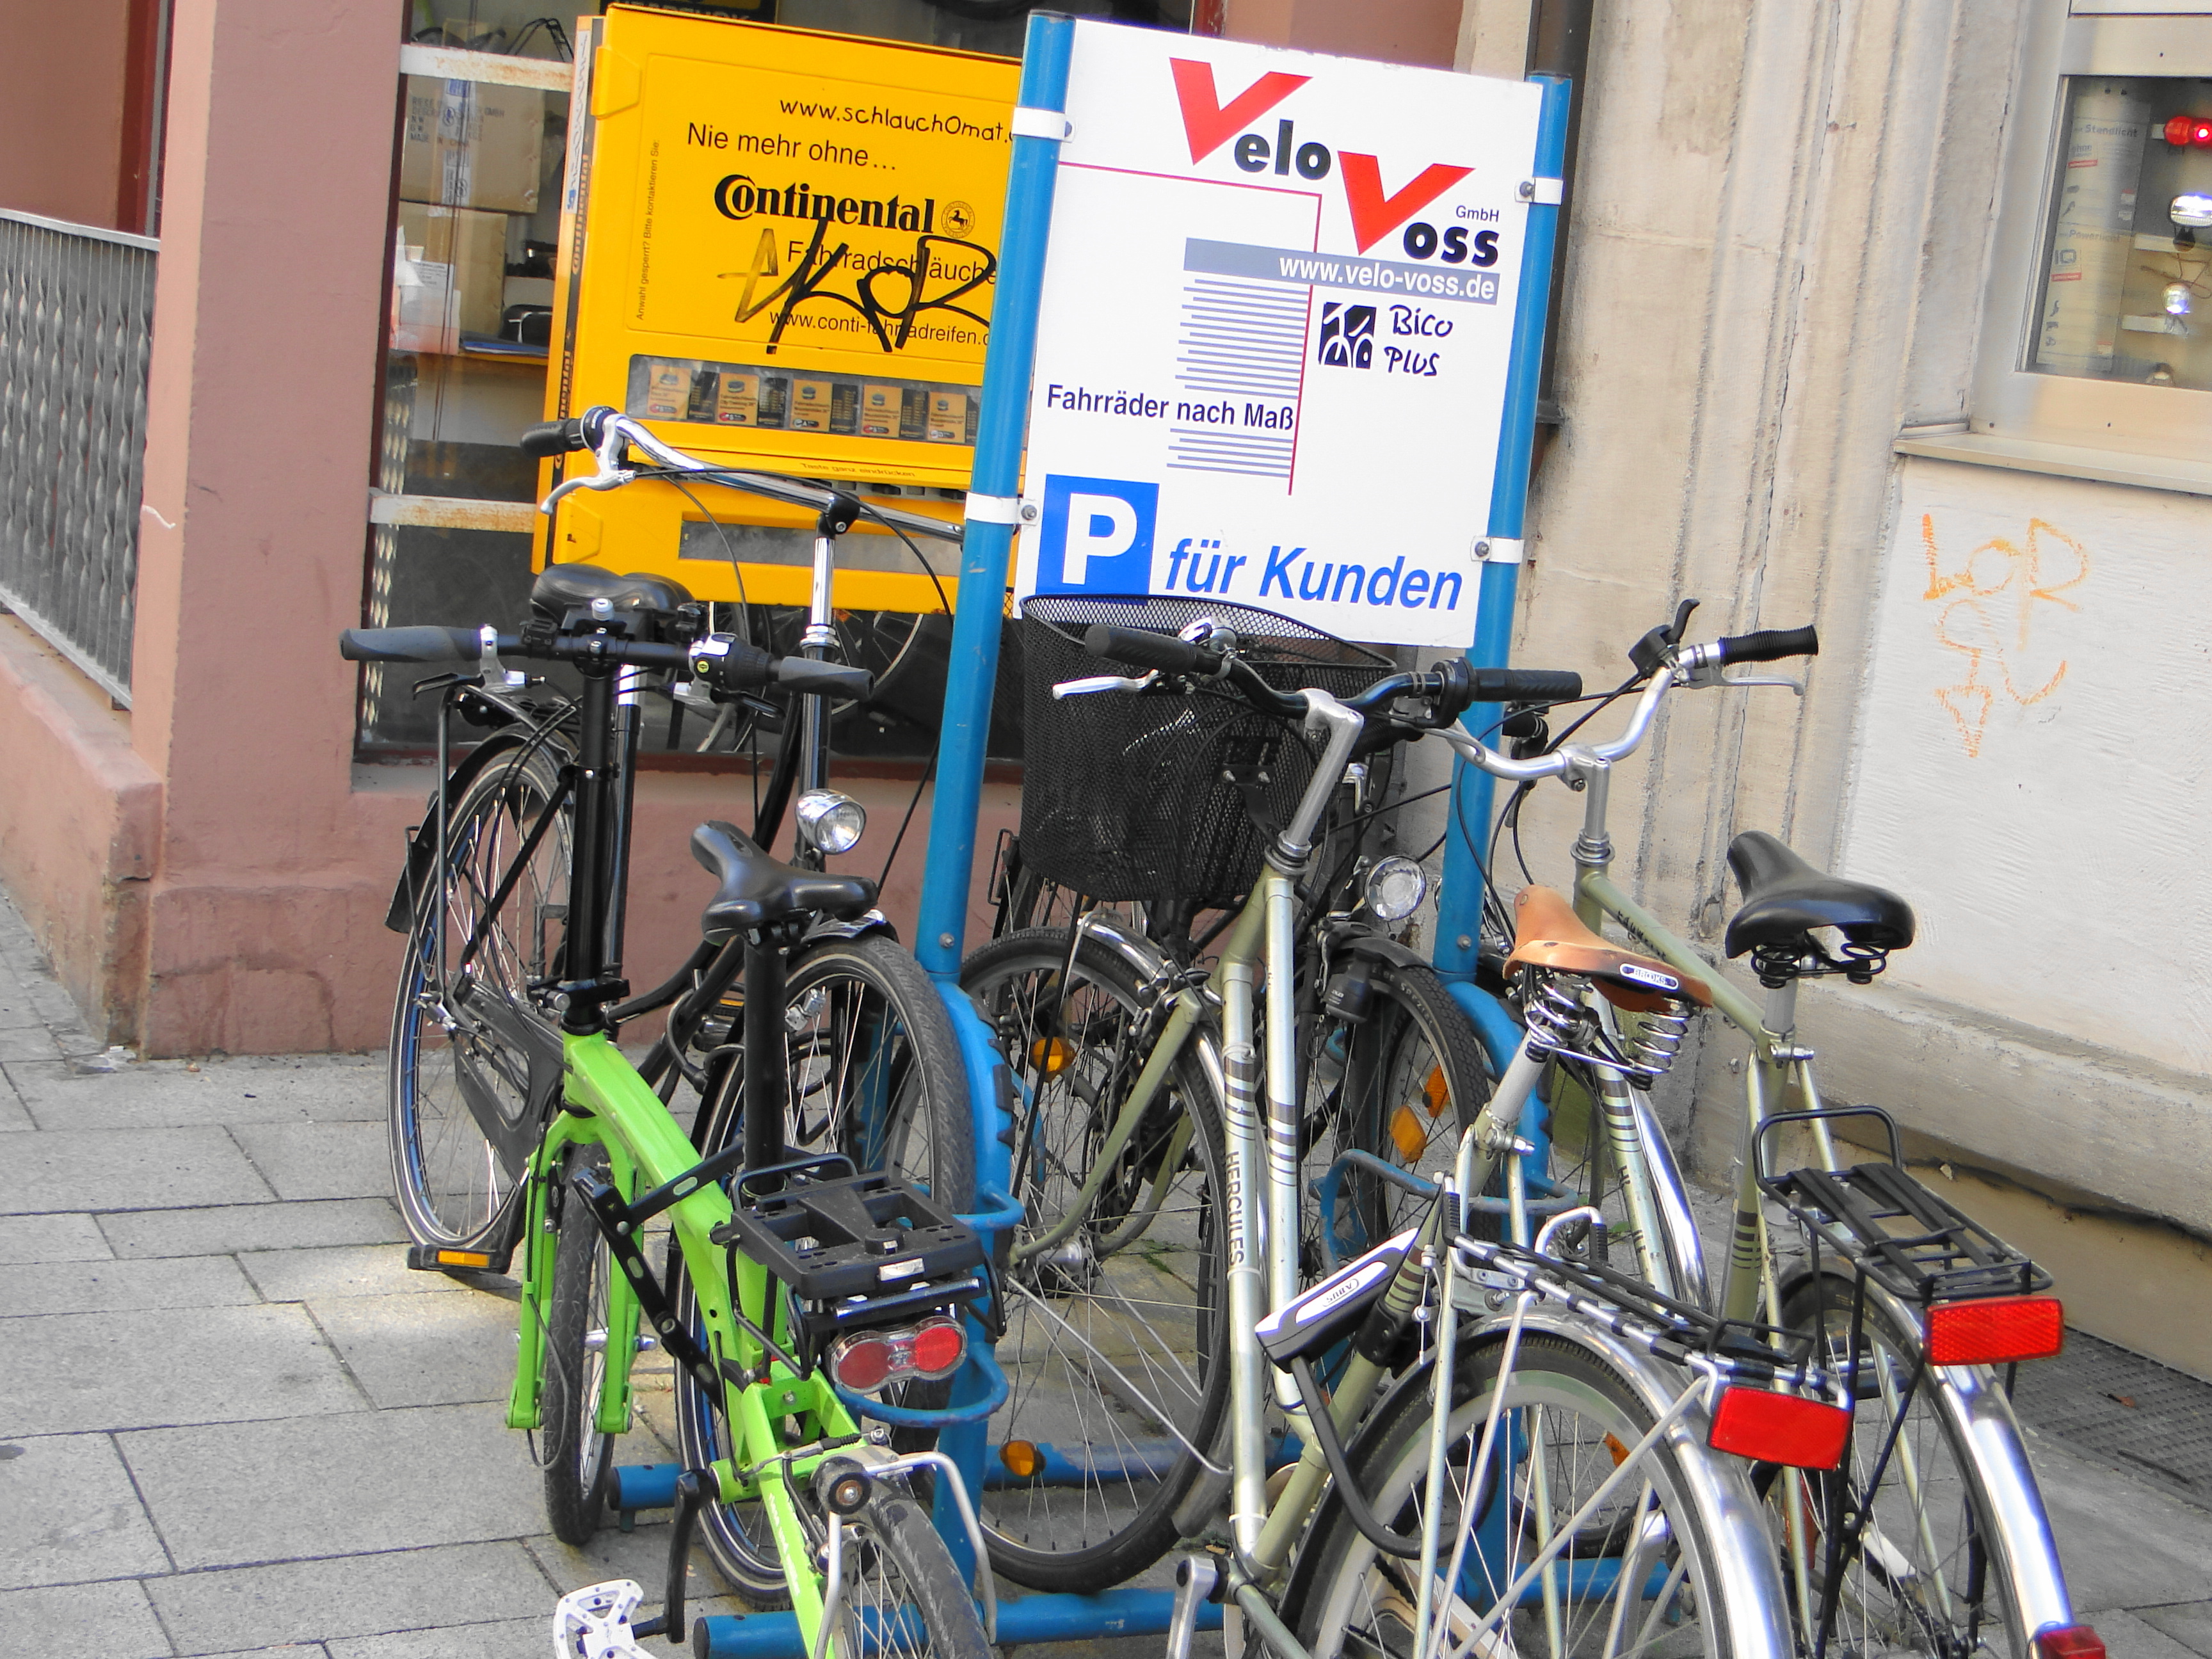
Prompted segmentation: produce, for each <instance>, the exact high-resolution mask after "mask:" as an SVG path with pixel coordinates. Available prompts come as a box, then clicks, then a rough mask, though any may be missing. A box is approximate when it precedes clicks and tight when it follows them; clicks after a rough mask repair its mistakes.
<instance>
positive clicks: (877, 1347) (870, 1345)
mask: <svg viewBox="0 0 2212 1659" xmlns="http://www.w3.org/2000/svg"><path fill="white" fill-rule="evenodd" d="M894 1358H895V1356H894V1354H893V1352H892V1349H891V1345H890V1343H889V1342H887V1341H885V1340H884V1339H883V1338H882V1337H880V1336H843V1337H840V1338H838V1339H837V1343H836V1348H835V1350H834V1351H833V1352H832V1353H831V1355H830V1358H829V1373H830V1375H831V1376H835V1377H836V1379H837V1381H838V1382H839V1383H842V1384H843V1385H844V1386H845V1387H846V1388H848V1389H851V1390H852V1391H853V1392H854V1394H872V1393H874V1392H875V1391H876V1390H877V1389H880V1388H882V1387H883V1386H884V1382H885V1381H886V1380H887V1379H888V1378H889V1377H890V1374H891V1365H892V1363H893V1360H894Z"/></svg>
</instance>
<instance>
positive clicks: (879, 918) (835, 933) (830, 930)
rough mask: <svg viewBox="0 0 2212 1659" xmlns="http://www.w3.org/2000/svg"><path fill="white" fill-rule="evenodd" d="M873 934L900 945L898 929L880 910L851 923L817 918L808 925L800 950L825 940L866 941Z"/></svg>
mask: <svg viewBox="0 0 2212 1659" xmlns="http://www.w3.org/2000/svg"><path fill="white" fill-rule="evenodd" d="M871 933H881V934H883V935H884V936H885V937H886V938H887V939H890V941H891V943H892V944H894V945H896V944H897V943H898V929H897V928H896V927H893V926H891V923H890V918H889V917H888V916H886V915H884V913H883V912H882V911H880V910H869V911H866V912H864V913H863V914H861V915H858V916H855V917H854V918H853V920H852V921H834V920H832V919H831V918H830V917H828V916H817V917H816V918H815V919H814V920H813V921H811V922H810V923H808V924H807V928H806V937H805V939H801V940H800V941H799V949H800V950H801V951H804V950H805V948H806V947H807V946H808V945H815V944H818V943H819V942H820V941H822V940H823V939H845V940H852V939H866V938H867V936H868V935H869V934H871Z"/></svg>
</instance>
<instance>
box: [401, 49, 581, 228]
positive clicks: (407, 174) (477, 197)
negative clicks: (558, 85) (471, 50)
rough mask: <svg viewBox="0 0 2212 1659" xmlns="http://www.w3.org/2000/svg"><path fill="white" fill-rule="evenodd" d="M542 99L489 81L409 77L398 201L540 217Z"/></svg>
mask: <svg viewBox="0 0 2212 1659" xmlns="http://www.w3.org/2000/svg"><path fill="white" fill-rule="evenodd" d="M544 149H545V94H544V92H543V91H541V90H539V89H538V88H536V87H502V86H495V85H494V84H493V83H492V82H489V81H447V80H441V79H439V78H438V77H437V76H430V75H410V76H408V77H407V121H406V128H405V131H404V133H403V135H402V137H401V139H400V145H399V194H400V196H401V197H403V198H404V199H405V200H407V201H410V202H437V203H440V204H443V205H445V206H447V207H466V208H489V209H492V210H495V211H497V212H501V213H535V212H537V211H538V180H539V177H540V172H541V168H542V167H543V164H544Z"/></svg>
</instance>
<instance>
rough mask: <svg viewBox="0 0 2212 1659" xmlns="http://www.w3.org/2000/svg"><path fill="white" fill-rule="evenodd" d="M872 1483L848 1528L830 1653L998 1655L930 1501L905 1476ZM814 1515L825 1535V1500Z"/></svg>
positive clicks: (948, 1658)
mask: <svg viewBox="0 0 2212 1659" xmlns="http://www.w3.org/2000/svg"><path fill="white" fill-rule="evenodd" d="M831 1467H832V1468H834V1465H833V1466H831ZM817 1484H819V1480H817ZM870 1484H871V1487H872V1490H871V1491H870V1492H869V1495H868V1500H867V1503H866V1505H865V1506H864V1507H863V1508H862V1509H861V1510H860V1513H859V1514H857V1515H855V1516H853V1517H851V1518H850V1519H849V1520H848V1521H846V1522H845V1523H844V1526H843V1532H844V1539H843V1552H842V1553H843V1557H844V1566H843V1575H842V1577H843V1589H842V1594H841V1595H840V1596H839V1598H838V1606H837V1611H836V1622H835V1623H834V1624H833V1625H832V1626H831V1627H830V1630H831V1635H832V1638H833V1643H832V1645H831V1646H830V1648H829V1652H831V1653H835V1654H838V1655H841V1656H850V1659H860V1656H862V1655H863V1654H872V1655H877V1656H884V1659H898V1656H901V1655H908V1654H911V1655H914V1656H915V1659H991V1648H990V1644H988V1643H987V1642H986V1641H985V1640H984V1639H983V1625H982V1621H981V1620H980V1619H979V1618H977V1617H976V1613H975V1602H974V1601H972V1600H970V1599H969V1594H968V1587H967V1586H966V1585H965V1584H963V1583H961V1581H960V1570H959V1568H957V1566H955V1565H953V1561H952V1554H951V1551H949V1550H947V1549H946V1548H945V1541H944V1540H943V1539H942V1538H940V1537H939V1536H938V1535H937V1529H936V1528H935V1527H933V1525H932V1524H931V1523H930V1513H929V1504H928V1502H927V1500H926V1499H923V1498H917V1497H916V1496H915V1493H914V1492H912V1491H911V1490H910V1489H909V1488H908V1485H907V1481H906V1477H905V1476H903V1475H893V1476H890V1477H888V1478H884V1479H878V1480H873V1481H872V1482H871V1483H870ZM808 1519H809V1520H810V1521H814V1522H817V1523H818V1524H820V1525H821V1526H822V1528H823V1532H824V1534H825V1535H826V1533H827V1521H826V1510H824V1508H823V1505H822V1504H821V1501H820V1499H819V1498H815V1499H814V1500H813V1504H812V1509H811V1514H810V1515H809V1516H808Z"/></svg>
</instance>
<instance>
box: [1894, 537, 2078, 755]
mask: <svg viewBox="0 0 2212 1659" xmlns="http://www.w3.org/2000/svg"><path fill="white" fill-rule="evenodd" d="M1920 543H1921V545H1922V547H1923V548H1924V549H1925V550H1927V554H1928V591H1927V592H1925V593H1923V594H1922V595H1921V597H1922V598H1923V599H1929V600H1948V601H1949V603H1948V604H1946V605H1944V606H1943V609H1942V611H1940V612H1938V613H1937V615H1936V640H1937V641H1938V642H1939V643H1940V644H1942V646H1943V647H1945V648H1946V649H1948V650H1951V651H1956V652H1958V653H1960V655H1962V656H1964V657H1965V658H1966V678H1965V679H1963V680H1961V681H1960V683H1959V684H1956V685H1944V686H1938V687H1937V688H1936V701H1937V702H1940V703H1942V705H1943V707H1944V708H1946V709H1947V710H1948V711H1949V713H1950V715H1951V718H1952V719H1953V720H1955V721H1957V722H1958V726H1959V736H1960V738H1961V739H1963V740H1964V741H1965V743H1966V753H1967V754H1968V755H1969V756H1973V755H1978V754H1980V753H1981V751H1982V733H1983V731H1984V728H1985V727H1986V726H1988V724H1989V718H1990V708H1992V707H1993V706H1994V705H1995V703H1996V699H1997V698H1998V696H2005V697H2008V698H2009V699H2011V701H2012V702H2015V703H2016V704H2018V705H2019V706H2020V707H2021V708H2027V707H2028V706H2029V705H2031V704H2033V703H2039V702H2042V701H2043V700H2044V699H2045V697H2047V696H2050V695H2051V693H2052V692H2053V691H2056V690H2057V689H2058V683H2059V682H2060V681H2061V680H2063V679H2064V678H2066V659H2065V658H2063V657H2062V656H2060V655H2058V654H2057V653H2058V649H2059V647H2058V645H2057V642H2056V641H2053V640H2052V638H2051V630H2050V629H2048V628H2045V629H2043V630H2042V631H2041V633H2040V635H2039V634H2038V631H2037V627H2036V624H2037V623H2038V621H2039V619H2040V618H2042V617H2044V615H2045V607H2046V606H2048V605H2063V606H2064V607H2065V608H2066V609H2067V610H2069V611H2079V610H2080V609H2081V606H2079V605H2075V603H2074V601H2073V600H2071V599H2062V598H2061V597H2060V595H2061V594H2063V593H2064V592H2067V591H2068V590H2069V588H2074V587H2078V586H2081V583H2082V582H2084V581H2086V580H2087V579H2088V575H2089V556H2088V554H2087V552H2085V551H2084V550H2082V547H2081V543H2079V542H2077V541H2075V539H2074V538H2072V537H2071V536H2069V535H2068V534H2067V533H2066V532H2064V531H2063V530H2060V529H2059V528H2058V527H2057V526H2055V525H2051V524H2048V523H2046V522H2045V521H2044V520H2041V519H2030V520H2028V521H2027V545H2026V546H2024V547H2023V546H2021V544H2018V543H2015V542H2012V541H2008V540H2007V539H2006V538H2003V537H2002V536H1993V537H1991V538H1990V539H1989V540H1988V541H1985V542H1984V543H1983V544H1981V545H1980V546H1979V547H1978V548H1976V549H1975V550H1973V551H1972V553H1969V554H1968V555H1967V556H1966V563H1965V564H1964V565H1963V566H1961V567H1960V568H1959V569H1957V570H1953V571H1947V570H1945V569H1944V568H1943V560H1942V555H1941V554H1939V553H1938V552H1937V551H1936V520H1935V515H1934V514H1933V513H1922V514H1921V515H1920ZM1954 595H1956V596H1957V597H1954Z"/></svg>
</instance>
